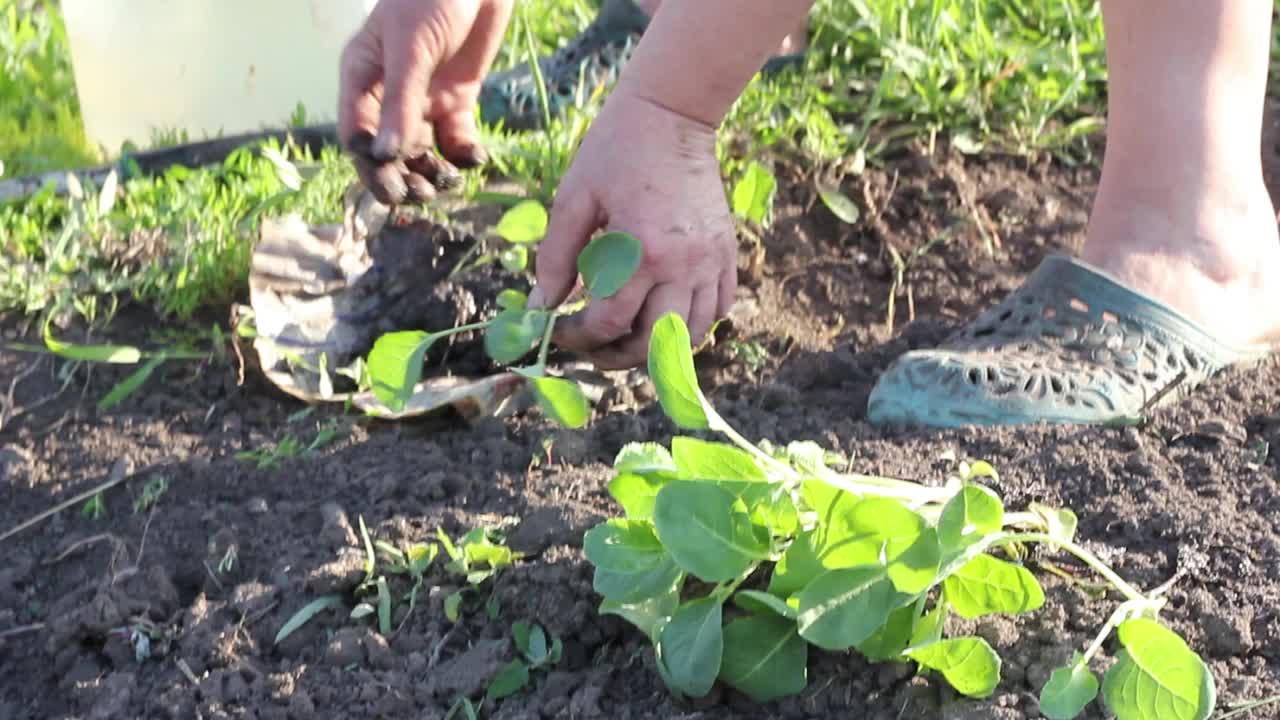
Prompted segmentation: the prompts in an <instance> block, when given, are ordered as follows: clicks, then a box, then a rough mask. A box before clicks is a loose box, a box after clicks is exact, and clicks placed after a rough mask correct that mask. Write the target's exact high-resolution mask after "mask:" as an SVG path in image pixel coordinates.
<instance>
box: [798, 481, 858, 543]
mask: <svg viewBox="0 0 1280 720" xmlns="http://www.w3.org/2000/svg"><path fill="white" fill-rule="evenodd" d="M800 496H801V498H803V499H804V503H805V505H807V506H808V507H809V509H810V510H812V511H813V512H814V513H816V514H817V516H818V527H819V528H826V527H827V526H829V525H830V524H831V523H833V522H836V518H839V517H843V516H844V515H845V514H847V513H850V512H852V511H853V508H854V507H855V506H856V505H857V504H858V503H859V502H860V501H861V498H859V497H858V496H856V495H852V494H850V493H848V492H845V491H844V490H841V489H840V488H837V487H835V486H833V485H831V484H829V483H825V482H823V481H821V480H818V479H816V478H809V479H806V480H805V481H804V482H803V484H802V485H801V486H800ZM828 535H829V533H827V532H821V533H820V536H821V537H823V538H825V537H826V536H828ZM821 544H822V545H824V546H825V544H826V543H825V542H823V543H821ZM818 545H819V543H815V545H814V546H815V547H818Z"/></svg>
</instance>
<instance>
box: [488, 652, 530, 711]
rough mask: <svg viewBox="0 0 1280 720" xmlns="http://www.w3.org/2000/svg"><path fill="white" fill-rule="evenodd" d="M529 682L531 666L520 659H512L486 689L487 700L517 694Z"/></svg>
mask: <svg viewBox="0 0 1280 720" xmlns="http://www.w3.org/2000/svg"><path fill="white" fill-rule="evenodd" d="M528 684H529V666H528V665H525V664H524V663H523V662H520V661H519V660H512V661H511V662H509V663H507V664H506V666H505V667H503V668H502V669H501V670H499V671H498V674H497V675H495V676H494V678H493V680H492V681H491V682H490V683H489V689H488V690H486V691H485V693H484V697H485V700H489V701H493V700H501V699H502V698H505V697H509V696H511V695H515V694H516V693H518V692H520V691H521V690H522V689H524V686H525V685H528Z"/></svg>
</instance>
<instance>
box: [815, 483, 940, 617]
mask: <svg viewBox="0 0 1280 720" xmlns="http://www.w3.org/2000/svg"><path fill="white" fill-rule="evenodd" d="M833 497H834V498H835V499H834V501H833V502H832V504H831V505H830V508H831V509H829V510H827V511H826V512H824V513H823V514H822V515H821V517H822V518H823V519H824V520H826V524H825V527H823V531H822V532H821V533H820V534H819V535H817V536H816V542H815V547H814V550H815V552H816V553H817V555H818V557H819V558H820V559H821V561H822V564H823V565H824V566H825V567H828V568H832V569H839V568H848V567H856V566H859V565H874V564H878V563H880V562H881V561H882V560H883V562H885V563H886V564H887V566H888V569H889V577H890V579H891V580H892V581H893V583H894V585H895V586H897V588H898V590H900V591H902V592H905V593H917V592H920V591H922V590H924V589H925V588H927V587H929V586H930V585H931V584H933V581H934V580H935V579H936V578H937V575H938V567H939V565H940V564H941V561H942V554H941V549H940V548H939V546H938V538H937V533H936V532H935V531H934V530H933V528H930V527H928V523H926V522H925V519H924V518H923V517H921V516H920V515H919V514H918V513H916V512H914V511H913V510H911V509H910V508H908V507H907V506H906V505H903V504H902V503H901V502H899V501H898V500H894V499H892V498H885V497H869V498H866V499H863V500H858V501H856V502H854V503H853V504H852V507H850V505H849V502H848V501H847V500H845V499H844V498H842V497H841V496H839V495H835V496H833Z"/></svg>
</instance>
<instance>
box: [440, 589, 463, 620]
mask: <svg viewBox="0 0 1280 720" xmlns="http://www.w3.org/2000/svg"><path fill="white" fill-rule="evenodd" d="M461 609H462V590H454V591H453V592H451V593H449V595H448V596H447V597H445V599H444V616H445V618H446V619H447V620H448V621H449V622H458V614H459V612H460V611H461Z"/></svg>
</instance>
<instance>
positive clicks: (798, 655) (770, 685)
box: [720, 615, 809, 702]
mask: <svg viewBox="0 0 1280 720" xmlns="http://www.w3.org/2000/svg"><path fill="white" fill-rule="evenodd" d="M808 663H809V644H808V643H806V642H805V641H804V638H802V637H800V636H799V635H798V634H797V633H796V624H795V623H794V622H790V621H788V620H785V619H783V618H780V617H778V616H776V615H755V616H749V617H744V618H739V619H737V620H734V621H733V622H731V623H729V624H728V625H727V626H726V627H725V628H724V654H723V655H722V657H721V661H720V679H721V680H723V681H724V682H725V683H726V684H728V685H730V686H731V687H734V688H737V689H738V690H740V691H742V692H743V693H746V694H747V696H749V697H750V698H751V699H752V700H754V701H756V702H768V701H770V700H774V699H776V698H780V697H786V696H788V695H795V694H797V693H799V692H800V691H802V690H804V687H805V684H806V683H807V682H808V669H807V668H808Z"/></svg>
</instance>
